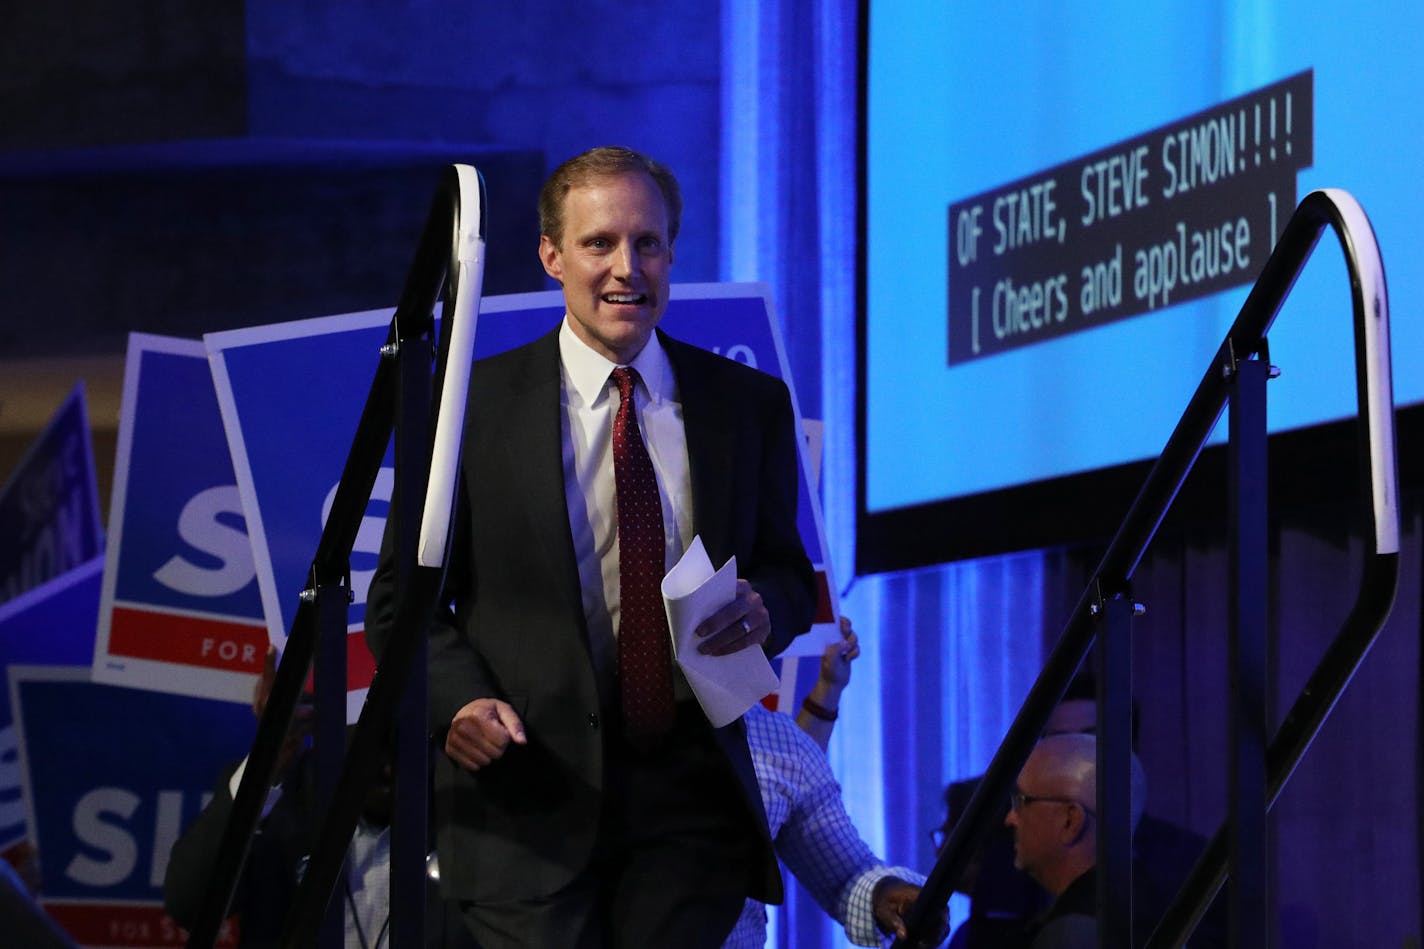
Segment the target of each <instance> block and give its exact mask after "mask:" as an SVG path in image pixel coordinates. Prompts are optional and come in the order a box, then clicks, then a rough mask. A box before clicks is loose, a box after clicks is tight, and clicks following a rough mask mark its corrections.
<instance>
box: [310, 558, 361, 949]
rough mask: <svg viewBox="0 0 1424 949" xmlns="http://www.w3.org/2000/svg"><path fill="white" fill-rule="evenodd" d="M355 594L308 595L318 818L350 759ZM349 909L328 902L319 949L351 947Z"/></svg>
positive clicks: (332, 587) (324, 590) (320, 590)
mask: <svg viewBox="0 0 1424 949" xmlns="http://www.w3.org/2000/svg"><path fill="white" fill-rule="evenodd" d="M350 594H351V591H350V590H349V589H348V588H347V587H346V586H344V585H342V584H339V583H325V582H324V583H320V584H319V585H318V586H317V587H316V588H315V589H314V590H310V591H303V594H302V595H303V596H307V595H310V596H311V597H312V598H313V600H314V601H315V603H316V661H315V662H314V663H313V669H312V686H313V689H314V691H315V700H316V701H315V705H316V709H315V714H316V721H315V724H314V735H313V737H314V746H313V747H314V753H315V755H316V799H317V809H316V813H318V814H325V813H326V812H327V810H328V809H329V808H330V807H331V802H332V800H333V799H334V798H335V797H336V785H337V780H338V778H339V777H340V775H341V762H342V760H343V759H344V758H345V757H346V627H347V610H348V609H349V607H350V606H351V595H350ZM345 920H346V905H345V903H344V902H343V901H342V900H341V898H339V897H338V898H336V899H328V900H327V903H326V913H325V915H324V916H322V920H321V934H320V937H319V942H318V945H319V946H320V949H342V947H343V946H344V945H345V944H346V922H345Z"/></svg>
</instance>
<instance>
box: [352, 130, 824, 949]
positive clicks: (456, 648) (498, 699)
mask: <svg viewBox="0 0 1424 949" xmlns="http://www.w3.org/2000/svg"><path fill="white" fill-rule="evenodd" d="M680 214H681V198H680V195H679V193H678V188H677V182H676V180H675V179H674V178H673V176H672V174H671V173H670V172H669V171H668V170H667V169H665V168H663V167H662V166H661V165H659V164H657V163H656V162H653V161H651V160H650V159H648V158H647V157H646V156H643V155H640V154H638V153H636V152H633V151H630V150H628V149H621V148H601V149H594V150H593V151H591V152H587V153H585V154H583V155H580V156H577V157H576V158H573V159H570V160H569V161H567V162H565V163H564V164H563V165H561V166H560V167H559V168H558V169H556V170H555V171H554V173H553V175H551V176H550V179H549V181H548V182H546V184H545V186H544V189H543V192H542V193H541V195H540V227H541V233H542V237H541V239H540V246H539V256H540V259H541V261H542V262H543V264H544V268H545V270H546V271H547V272H548V273H549V275H550V276H551V277H552V278H553V279H555V280H556V281H558V282H559V284H560V285H561V286H562V287H563V293H564V300H565V304H566V310H567V312H566V316H565V318H564V320H563V321H562V322H561V324H560V326H559V328H558V329H557V330H556V331H554V332H552V333H550V334H548V335H546V336H544V337H543V338H541V339H539V340H537V341H535V342H533V343H531V344H529V345H527V346H524V347H521V348H519V349H515V350H512V351H510V352H508V353H504V354H501V355H499V356H495V357H492V358H490V359H487V360H482V361H480V362H479V363H477V364H476V366H475V368H474V371H473V374H472V377H471V383H470V396H469V403H468V404H469V410H468V413H467V416H466V421H465V438H464V448H463V458H462V463H461V490H460V492H459V494H458V500H457V512H456V520H455V533H454V537H453V540H452V553H451V559H450V565H449V569H448V574H447V581H446V583H447V591H446V592H447V594H448V599H445V598H442V599H445V602H448V603H449V604H450V606H449V608H448V609H442V610H441V611H439V613H438V615H437V618H436V622H435V623H434V625H433V628H432V629H431V631H430V715H431V725H432V729H433V731H434V732H435V734H436V736H437V740H438V741H439V742H441V743H442V744H443V749H444V754H443V755H439V756H438V761H437V764H436V774H435V793H436V804H435V807H436V825H437V839H438V847H439V854H440V866H441V872H442V887H443V889H444V892H445V894H446V896H448V897H450V898H454V899H457V900H459V901H461V903H462V906H463V907H464V910H465V918H466V921H467V922H468V923H469V925H470V928H471V930H472V931H473V932H474V933H475V935H476V936H477V937H478V939H479V941H480V942H481V944H482V945H484V946H486V947H490V949H494V947H501V946H538V947H544V946H569V947H602V946H610V947H611V946H627V947H633V946H637V947H648V946H653V947H656V946H699V945H706V946H717V945H720V943H721V941H722V939H723V938H724V937H725V936H726V935H727V933H728V932H729V931H730V930H731V927H732V925H733V923H734V922H735V921H736V919H737V915H738V913H739V911H740V910H741V907H742V903H743V900H744V899H745V898H746V897H747V896H752V897H754V898H756V899H760V900H763V901H768V902H779V901H780V900H781V897H782V892H781V880H780V876H779V873H778V871H777V868H776V862H775V856H774V852H773V850H772V848H771V842H770V836H769V834H768V832H767V828H766V817H765V814H764V812H763V810H762V804H761V797H760V793H759V791H758V789H757V785H756V777H755V773H754V771H753V769H752V765H751V759H750V755H749V753H748V751H747V744H746V733H745V726H744V724H743V723H742V722H741V721H740V720H738V721H735V722H733V723H732V724H731V725H728V726H726V727H725V728H721V729H713V728H712V727H711V726H710V724H709V723H708V722H707V720H706V718H705V716H703V714H702V713H701V711H700V709H699V707H698V706H697V704H696V702H695V700H694V699H692V698H691V694H690V691H689V689H688V687H687V684H686V682H685V680H683V679H682V677H681V675H680V673H677V672H676V670H675V667H674V665H673V663H672V661H671V658H670V656H669V653H668V646H667V640H668V633H667V629H666V617H665V616H664V615H663V613H662V609H661V602H660V599H658V595H657V592H656V582H657V580H658V579H659V578H661V576H662V574H663V573H664V572H665V570H666V568H667V567H669V566H671V565H672V564H673V563H675V562H676V559H677V558H678V557H679V556H680V555H681V554H682V552H683V551H684V550H686V548H687V547H688V546H689V545H690V544H691V542H692V540H693V538H694V537H700V538H701V539H702V542H703V544H704V545H705V547H706V550H707V552H708V554H709V556H710V557H711V558H712V560H713V562H714V563H715V564H718V565H720V564H721V563H723V562H724V561H725V560H726V559H727V558H729V557H732V556H735V557H736V560H737V572H738V576H739V579H738V580H737V592H736V596H735V598H734V599H733V600H732V601H731V602H729V603H727V604H725V605H724V606H723V607H721V608H720V609H718V610H717V611H716V612H715V613H713V614H712V616H710V617H709V618H708V619H707V620H706V621H705V622H704V623H703V624H702V625H701V626H700V627H699V628H698V635H699V637H700V642H701V645H700V646H699V647H698V648H699V649H700V650H701V651H703V652H706V653H711V654H727V653H731V652H735V651H738V650H741V649H764V650H765V651H766V652H767V653H768V654H773V655H774V654H775V653H778V652H780V651H781V650H782V649H784V648H785V646H786V645H787V643H788V642H789V641H790V640H791V638H792V637H794V636H796V635H798V634H799V633H801V632H803V631H804V630H805V629H807V628H808V626H809V625H810V621H811V617H812V613H813V608H814V602H815V587H814V579H813V574H812V571H811V566H810V563H809V561H808V560H807V558H806V554H805V551H804V549H803V547H802V545H801V541H800V537H799V535H798V533H797V528H796V499H797V451H796V441H795V439H796V433H795V431H794V424H793V416H792V411H791V403H790V398H789V395H788V392H787V390H786V387H785V385H784V384H783V383H781V382H780V381H779V380H776V379H774V378H772V377H770V376H767V375H765V374H763V373H760V372H757V371H755V370H753V369H750V368H748V367H746V366H743V365H740V364H738V363H735V362H732V361H731V360H728V359H724V358H721V357H719V356H715V355H713V354H711V353H708V352H705V351H703V350H700V349H697V348H695V347H691V346H688V345H686V344H682V343H679V342H677V341H676V340H673V339H671V338H669V337H667V336H666V335H664V334H663V333H661V331H658V330H657V329H656V327H657V323H658V321H659V319H660V318H661V317H662V314H663V312H664V310H665V309H666V307H667V301H668V291H669V271H670V268H671V265H672V260H673V243H674V241H675V240H676V237H677V231H678V223H679V217H680ZM630 369H631V370H633V371H632V372H629V370H630ZM654 483H655V488H654V487H653V485H654ZM635 515H636V516H635ZM650 537H651V540H649V538H650ZM649 548H655V549H654V550H652V552H651V553H649V552H648V551H649ZM648 556H651V558H652V560H653V561H655V563H652V564H651V565H650V564H649V563H648V562H647V557H648ZM649 574H652V575H653V576H651V577H650V576H649ZM650 584H651V586H650ZM393 619H394V579H393V570H392V565H391V563H390V562H389V558H383V563H382V565H381V568H380V569H378V571H377V574H376V577H375V579H374V581H373V583H372V586H371V592H370V598H369V605H368V611H367V625H368V630H369V633H368V635H369V636H370V639H371V643H372V648H373V651H374V652H375V654H376V655H377V656H380V655H381V654H382V651H383V646H384V644H385V642H387V641H388V639H389V637H390V636H391V635H393V633H394V632H395V631H394V630H393V629H392V628H391V627H392V624H393ZM659 624H661V625H659Z"/></svg>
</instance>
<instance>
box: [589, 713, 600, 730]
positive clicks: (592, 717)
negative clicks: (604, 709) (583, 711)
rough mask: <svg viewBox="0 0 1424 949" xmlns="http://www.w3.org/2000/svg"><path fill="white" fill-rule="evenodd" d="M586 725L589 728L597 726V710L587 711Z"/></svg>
mask: <svg viewBox="0 0 1424 949" xmlns="http://www.w3.org/2000/svg"><path fill="white" fill-rule="evenodd" d="M588 727H589V728H597V727H598V713H597V712H589V713H588Z"/></svg>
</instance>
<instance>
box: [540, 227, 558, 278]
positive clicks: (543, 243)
mask: <svg viewBox="0 0 1424 949" xmlns="http://www.w3.org/2000/svg"><path fill="white" fill-rule="evenodd" d="M539 262H540V263H541V264H543V265H544V272H545V273H546V274H548V275H549V276H551V277H553V278H554V279H555V280H557V281H558V282H559V285H560V286H563V283H564V261H563V258H562V256H561V255H560V253H559V248H558V245H556V244H555V243H554V242H553V241H552V240H550V238H549V235H548V234H541V235H540V236H539Z"/></svg>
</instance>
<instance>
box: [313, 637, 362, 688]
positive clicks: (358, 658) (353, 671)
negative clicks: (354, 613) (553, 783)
mask: <svg viewBox="0 0 1424 949" xmlns="http://www.w3.org/2000/svg"><path fill="white" fill-rule="evenodd" d="M375 677H376V659H375V657H374V656H372V655H371V650H370V649H368V648H366V631H365V630H363V629H358V630H356V631H355V632H354V633H348V634H347V635H346V691H347V692H354V691H355V690H357V689H369V688H370V687H371V680H372V679H374V678H375ZM303 688H305V689H306V690H307V691H308V692H313V691H315V690H316V685H315V683H314V681H313V679H312V673H311V672H308V673H307V681H306V685H305V686H303Z"/></svg>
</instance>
